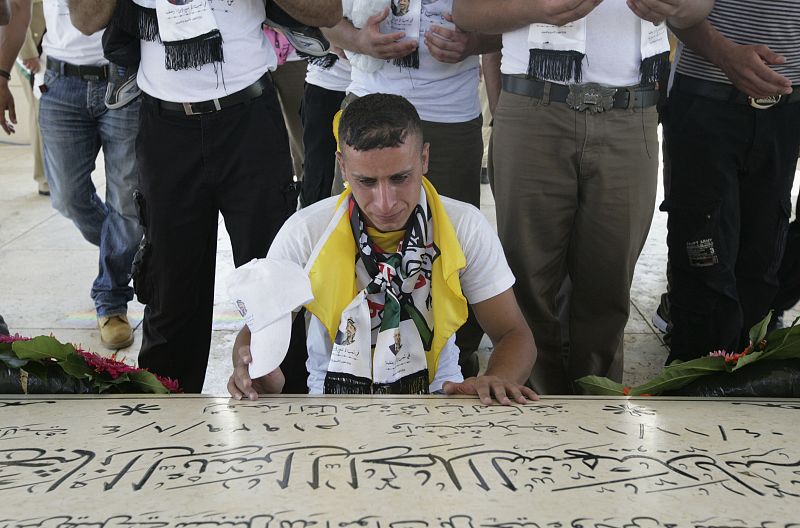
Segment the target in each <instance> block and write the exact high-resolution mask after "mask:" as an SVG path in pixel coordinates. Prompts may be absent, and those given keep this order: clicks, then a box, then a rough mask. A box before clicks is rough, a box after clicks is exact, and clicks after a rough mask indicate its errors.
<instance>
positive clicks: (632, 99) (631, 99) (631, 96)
mask: <svg viewBox="0 0 800 528" xmlns="http://www.w3.org/2000/svg"><path fill="white" fill-rule="evenodd" d="M625 91H626V92H628V104H627V105H626V106H625V109H626V110H630V109H631V108H638V107H639V106H642V105H637V104H636V92H635V91H634V89H633V88H630V87H628V88H625Z"/></svg>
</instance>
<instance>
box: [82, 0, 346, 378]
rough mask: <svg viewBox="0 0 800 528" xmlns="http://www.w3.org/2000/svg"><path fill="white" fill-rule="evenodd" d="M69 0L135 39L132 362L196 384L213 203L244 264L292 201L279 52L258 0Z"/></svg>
mask: <svg viewBox="0 0 800 528" xmlns="http://www.w3.org/2000/svg"><path fill="white" fill-rule="evenodd" d="M278 4H279V5H280V6H281V7H282V8H284V9H285V10H286V11H287V12H288V13H289V14H290V15H292V16H293V17H294V18H296V19H297V20H299V21H301V22H303V23H305V24H308V25H312V26H325V25H328V26H330V25H334V24H336V23H337V22H338V21H339V19H340V18H341V9H342V8H341V1H340V0H282V1H279V2H278ZM70 5H71V7H72V19H73V22H74V23H75V25H76V26H77V27H79V28H80V29H81V30H82V31H84V32H85V33H87V34H91V33H94V32H95V31H98V30H100V29H101V28H103V27H105V26H106V25H107V24H108V22H109V20H110V19H111V17H112V14H113V15H115V19H114V22H115V23H119V24H121V25H122V26H123V27H125V28H126V29H127V30H128V31H129V32H131V33H138V36H139V37H140V39H141V63H140V65H139V73H138V77H137V83H138V84H139V87H140V88H141V89H142V91H143V92H144V97H143V104H142V115H141V129H140V133H139V138H138V143H137V149H136V158H137V160H138V162H139V168H140V173H139V193H138V194H137V205H138V206H139V214H140V219H141V222H142V225H143V227H144V231H145V241H144V242H143V243H142V245H141V248H140V252H139V255H137V262H136V265H135V267H136V270H135V271H134V282H135V286H136V293H137V295H138V297H139V300H140V301H142V302H143V303H145V304H147V307H146V308H145V318H144V336H143V342H142V349H141V351H140V353H139V365H141V366H142V367H146V368H149V369H150V370H152V371H153V372H156V373H158V374H160V375H163V376H169V377H172V378H177V379H178V380H179V381H180V383H181V385H182V387H183V388H184V390H186V391H187V392H200V391H201V390H202V387H203V380H204V378H205V372H206V365H207V362H208V353H209V348H210V343H211V317H212V309H213V303H214V279H215V263H216V250H217V223H218V217H219V213H220V212H221V213H222V214H223V216H224V218H225V227H226V228H227V230H228V233H229V234H230V237H231V245H232V247H233V259H234V263H235V264H236V265H237V266H239V265H242V264H244V263H246V262H249V261H250V260H251V259H253V258H256V257H263V256H264V255H266V252H267V250H268V249H269V246H270V243H271V242H272V239H273V238H274V236H275V234H276V233H277V231H278V229H279V228H280V226H281V225H282V224H283V222H284V220H285V219H286V218H287V217H288V216H289V214H291V212H292V211H294V209H295V206H296V200H297V197H296V194H295V193H294V192H293V189H294V186H293V185H292V166H291V156H290V154H289V144H288V139H287V134H286V128H285V126H284V122H283V116H282V115H281V110H280V105H279V104H278V100H277V97H276V95H275V89H274V88H273V86H272V83H271V81H270V79H269V75H268V72H269V71H272V70H274V69H275V67H276V65H277V59H276V56H275V53H274V51H273V49H272V46H271V45H270V44H269V42H268V40H267V37H266V36H265V35H264V32H263V31H262V30H261V24H262V22H263V21H264V19H265V11H264V2H263V0H237V1H233V2H231V1H228V2H208V3H205V2H204V3H203V5H200V6H198V9H196V10H193V11H192V12H191V13H188V12H186V10H181V9H180V8H178V7H175V6H174V5H172V4H170V3H169V2H167V1H165V0H136V1H135V2H132V1H131V0H70ZM115 10H116V13H115ZM165 42H166V45H165Z"/></svg>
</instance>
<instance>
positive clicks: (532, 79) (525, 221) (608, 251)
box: [454, 0, 712, 394]
mask: <svg viewBox="0 0 800 528" xmlns="http://www.w3.org/2000/svg"><path fill="white" fill-rule="evenodd" d="M711 4H712V1H711V0H692V1H688V0H669V1H667V0H630V1H628V2H627V3H623V2H602V0H527V1H522V0H456V2H455V6H454V17H455V22H456V24H458V25H459V27H461V28H463V29H466V30H473V31H483V32H502V33H503V50H502V51H503V58H502V65H501V71H502V88H503V89H502V92H501V95H500V100H499V102H498V105H497V109H496V113H495V116H494V137H493V150H494V156H493V162H494V184H495V187H494V190H495V200H496V204H497V224H498V233H499V235H500V239H501V240H502V242H503V246H504V248H505V251H506V255H507V256H508V260H509V263H510V265H511V269H512V270H513V271H514V275H515V276H516V277H517V284H516V287H515V291H516V293H517V298H518V299H519V303H520V306H521V308H522V311H523V313H524V314H525V316H526V318H527V321H528V324H529V325H530V326H531V328H533V329H534V330H535V337H536V343H537V346H538V348H539V361H538V362H537V365H536V368H535V369H534V371H533V374H532V376H531V379H530V382H531V384H532V386H533V388H534V390H536V391H537V392H539V393H540V394H569V393H572V392H573V386H572V382H573V381H574V380H575V379H576V378H580V377H582V376H585V375H589V374H594V375H598V376H607V377H610V378H611V379H614V380H617V381H621V379H622V365H623V336H624V329H625V323H626V322H627V320H628V314H629V310H630V286H631V281H632V278H633V272H634V266H635V264H636V260H637V258H638V256H639V253H640V251H641V249H642V246H643V245H644V242H645V239H646V238H647V232H648V230H649V228H650V222H651V219H652V216H653V208H654V204H655V195H656V180H657V172H658V137H657V135H656V127H657V124H658V116H657V113H656V107H655V105H656V102H657V101H658V91H657V89H656V83H657V81H658V80H659V77H660V75H659V73H660V70H661V69H662V67H663V65H665V64H666V62H667V57H668V51H669V44H668V41H667V35H666V28H665V27H664V24H662V22H663V21H664V20H665V19H666V18H668V17H669V20H670V22H671V23H673V24H675V25H676V26H679V27H685V26H688V25H692V24H694V23H696V22H698V21H699V20H702V18H703V17H705V15H706V14H707V12H708V10H709V9H710V8H711ZM656 24H657V25H656ZM566 276H569V278H570V279H571V281H572V285H573V289H572V292H571V298H570V313H569V332H570V334H569V337H570V339H569V344H570V348H569V353H568V357H567V358H564V357H563V354H562V346H561V331H560V325H559V319H558V306H557V304H556V294H557V293H558V290H559V287H560V286H561V284H562V283H563V281H564V278H565V277H566Z"/></svg>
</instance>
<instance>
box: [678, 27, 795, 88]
mask: <svg viewBox="0 0 800 528" xmlns="http://www.w3.org/2000/svg"><path fill="white" fill-rule="evenodd" d="M673 30H674V31H675V35H676V36H677V37H678V38H679V39H681V41H682V42H683V43H684V45H686V46H687V47H689V48H692V49H693V50H694V51H696V52H697V53H699V54H700V55H702V56H703V57H705V58H707V59H708V60H710V61H711V62H713V63H714V64H716V65H717V66H719V68H720V69H721V70H722V71H723V72H725V75H727V76H728V79H729V80H730V81H731V82H732V83H733V85H734V86H736V88H738V89H739V90H741V91H742V92H744V93H746V94H747V95H749V96H751V97H766V96H771V95H776V94H789V93H791V92H792V82H791V81H790V80H789V79H787V78H786V77H784V76H783V75H781V74H779V73H778V72H776V71H775V70H773V69H772V68H770V65H771V64H783V63H785V62H786V58H785V57H783V56H782V55H778V54H777V53H775V52H774V51H772V50H771V49H769V48H768V47H767V46H765V45H763V44H751V45H744V44H737V43H736V42H734V41H732V40H731V39H729V38H727V37H725V35H723V34H722V33H720V32H719V31H717V29H716V28H714V26H712V25H711V24H710V23H709V22H708V20H704V21H703V22H701V23H700V24H697V25H695V26H693V27H690V28H688V29H680V28H673Z"/></svg>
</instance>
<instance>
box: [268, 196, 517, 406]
mask: <svg viewBox="0 0 800 528" xmlns="http://www.w3.org/2000/svg"><path fill="white" fill-rule="evenodd" d="M337 200H338V196H332V197H331V198H327V199H325V200H322V201H320V202H317V203H315V204H313V205H310V206H308V207H306V208H304V209H301V210H300V211H298V212H296V213H295V214H294V215H292V217H291V218H289V219H288V220H287V221H286V223H285V224H284V225H283V227H282V228H281V230H280V231H279V232H278V235H277V236H276V237H275V240H274V241H273V242H272V245H271V246H270V248H269V253H268V254H267V258H269V259H281V260H289V261H292V262H296V263H297V264H299V265H300V266H303V267H306V265H307V264H308V259H309V258H310V257H311V255H312V254H313V252H314V248H315V247H316V245H317V243H318V242H319V241H320V238H321V237H322V235H323V233H324V231H325V228H326V227H327V226H328V224H329V223H330V221H331V218H332V217H333V214H334V212H335V210H336V201H337ZM442 204H443V205H444V209H445V211H446V212H447V215H448V216H449V217H450V222H451V223H452V224H453V227H454V228H455V231H456V237H457V238H458V241H459V243H460V244H461V249H462V251H463V252H464V256H465V257H466V266H465V267H464V269H462V270H461V271H460V273H459V280H460V281H461V290H462V292H463V293H464V297H466V299H467V302H469V303H470V304H475V303H479V302H481V301H485V300H487V299H491V298H492V297H494V296H496V295H499V294H501V293H503V292H505V291H506V290H508V289H509V288H511V287H512V286H513V285H514V275H513V273H512V272H511V268H509V266H508V262H507V261H506V257H505V254H504V253H503V248H502V246H501V245H500V239H498V238H497V234H496V233H495V232H494V230H493V229H492V227H491V226H490V225H489V223H488V222H487V221H486V218H484V216H483V214H482V213H481V212H480V211H479V210H478V209H476V208H475V207H473V206H472V205H470V204H467V203H464V202H459V201H457V200H453V199H451V198H446V197H442ZM365 286H366V285H365V284H359V288H364V287H365ZM433 302H434V303H435V302H436V299H434V300H433ZM306 344H307V346H308V361H307V362H306V367H307V368H308V372H309V376H308V389H309V392H310V393H311V394H322V393H323V390H324V384H325V374H326V372H327V370H328V364H329V363H330V357H331V350H332V348H333V344H332V343H331V340H330V337H329V336H328V331H327V330H326V328H325V326H324V325H323V324H322V322H321V321H319V319H317V318H316V317H314V316H313V315H312V316H311V323H310V324H309V328H308V338H307V342H306ZM458 352H459V351H458V347H457V346H456V344H455V336H453V337H451V338H450V340H449V341H448V342H447V344H446V345H445V347H444V349H443V350H442V352H441V354H440V356H439V364H438V366H437V370H436V377H435V379H434V380H433V383H431V385H430V391H431V392H434V391H438V390H441V388H442V385H443V384H444V382H445V381H454V382H460V381H463V377H462V375H461V369H460V368H459V366H458Z"/></svg>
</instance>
